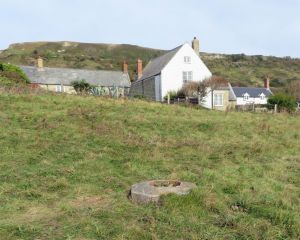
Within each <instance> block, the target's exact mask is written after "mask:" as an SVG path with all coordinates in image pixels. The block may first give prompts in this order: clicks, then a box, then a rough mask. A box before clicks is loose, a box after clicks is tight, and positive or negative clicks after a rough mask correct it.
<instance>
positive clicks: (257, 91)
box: [232, 87, 272, 98]
mask: <svg viewBox="0 0 300 240" xmlns="http://www.w3.org/2000/svg"><path fill="white" fill-rule="evenodd" d="M232 91H233V93H234V95H235V97H243V96H244V94H246V93H248V94H249V96H250V97H251V98H258V97H259V96H260V95H261V94H262V93H263V94H264V95H265V96H266V97H269V96H270V95H272V92H271V90H270V89H267V88H255V87H232Z"/></svg>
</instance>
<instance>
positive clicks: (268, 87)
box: [265, 76, 270, 89]
mask: <svg viewBox="0 0 300 240" xmlns="http://www.w3.org/2000/svg"><path fill="white" fill-rule="evenodd" d="M265 88H267V89H270V77H269V76H267V77H266V78H265Z"/></svg>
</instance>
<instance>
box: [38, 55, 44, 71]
mask: <svg viewBox="0 0 300 240" xmlns="http://www.w3.org/2000/svg"><path fill="white" fill-rule="evenodd" d="M37 68H38V69H43V68H44V60H43V58H41V57H38V59H37Z"/></svg>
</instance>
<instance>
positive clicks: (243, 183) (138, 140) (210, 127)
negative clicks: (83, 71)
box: [0, 91, 300, 240]
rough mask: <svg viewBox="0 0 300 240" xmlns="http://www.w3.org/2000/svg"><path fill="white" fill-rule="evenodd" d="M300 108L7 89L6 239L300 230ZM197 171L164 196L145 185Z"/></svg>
mask: <svg viewBox="0 0 300 240" xmlns="http://www.w3.org/2000/svg"><path fill="white" fill-rule="evenodd" d="M299 120H300V119H299V116H288V115H276V116H275V115H271V114H270V115H268V114H251V113H235V112H233V113H223V112H211V111H206V110H201V109H193V108H187V107H179V106H166V105H161V104H156V103H147V102H143V101H129V100H111V99H105V98H93V97H81V96H66V95H54V94H34V93H20V94H15V93H6V92H4V91H2V92H1V93H0V123H1V125H0V127H1V131H0V239H8V240H9V239H299V236H300V215H299V212H300V189H299V186H300V145H299V142H300V121H299ZM150 179H180V180H185V181H192V182H194V183H196V184H197V186H198V187H197V189H196V190H194V191H193V192H192V193H191V194H190V195H188V196H183V197H179V196H175V195H170V196H167V197H165V198H164V199H163V201H162V203H161V204H160V205H158V206H156V205H148V206H147V205H146V206H139V205H136V204H133V203H132V202H131V201H129V200H128V198H127V193H128V190H129V189H130V186H131V185H132V184H134V183H137V182H140V181H144V180H150Z"/></svg>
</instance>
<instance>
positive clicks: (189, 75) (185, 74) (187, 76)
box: [182, 71, 193, 83]
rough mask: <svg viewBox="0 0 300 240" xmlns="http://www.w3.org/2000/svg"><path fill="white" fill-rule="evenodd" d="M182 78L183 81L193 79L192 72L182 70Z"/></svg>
mask: <svg viewBox="0 0 300 240" xmlns="http://www.w3.org/2000/svg"><path fill="white" fill-rule="evenodd" d="M182 79H183V82H184V83H187V82H191V81H193V72H192V71H183V72H182Z"/></svg>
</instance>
